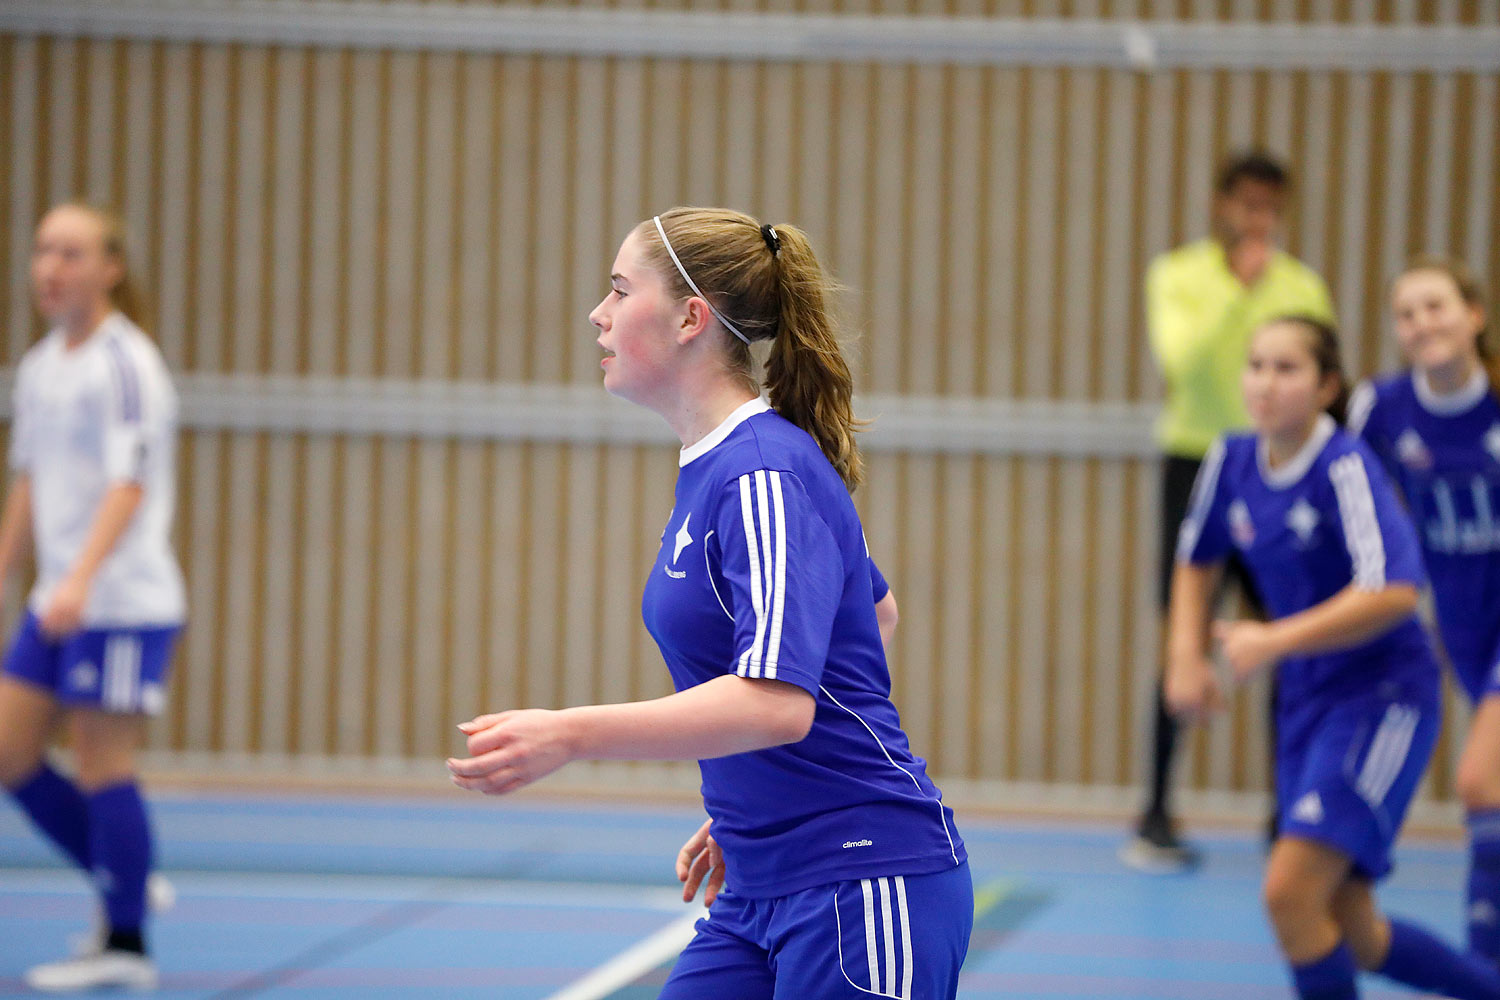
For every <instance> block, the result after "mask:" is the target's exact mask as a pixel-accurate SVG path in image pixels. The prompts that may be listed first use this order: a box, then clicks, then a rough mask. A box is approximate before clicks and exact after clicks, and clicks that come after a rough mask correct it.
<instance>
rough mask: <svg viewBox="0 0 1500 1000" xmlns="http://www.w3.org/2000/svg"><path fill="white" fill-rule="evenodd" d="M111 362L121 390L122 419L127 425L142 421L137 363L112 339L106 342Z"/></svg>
mask: <svg viewBox="0 0 1500 1000" xmlns="http://www.w3.org/2000/svg"><path fill="white" fill-rule="evenodd" d="M105 345H106V346H107V348H108V351H107V353H108V355H109V359H110V361H111V362H112V363H113V364H112V366H111V367H113V368H114V372H115V382H116V385H117V387H118V388H119V390H120V418H121V419H122V420H124V421H125V423H127V424H136V423H140V420H141V380H140V376H139V374H137V372H136V370H135V363H134V362H133V361H131V359H130V357H129V356H128V355H127V354H126V353H125V347H124V345H123V344H121V343H120V342H119V341H118V340H116V339H115V338H113V337H111V338H109V339H108V340H106V341H105Z"/></svg>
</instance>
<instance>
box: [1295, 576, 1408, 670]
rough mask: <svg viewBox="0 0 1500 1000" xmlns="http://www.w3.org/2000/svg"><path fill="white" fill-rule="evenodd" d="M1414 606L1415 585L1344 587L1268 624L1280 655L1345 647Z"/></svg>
mask: <svg viewBox="0 0 1500 1000" xmlns="http://www.w3.org/2000/svg"><path fill="white" fill-rule="evenodd" d="M1416 607H1417V588H1416V587H1414V586H1412V585H1411V584H1409V583H1393V584H1390V585H1389V586H1387V587H1385V588H1384V589H1383V590H1360V589H1358V588H1356V587H1354V586H1352V585H1351V586H1348V587H1345V588H1344V589H1343V590H1341V591H1339V592H1338V593H1337V594H1334V595H1333V596H1332V597H1330V598H1328V600H1326V601H1322V602H1320V603H1318V604H1315V605H1313V606H1312V607H1310V608H1308V609H1307V610H1306V611H1299V612H1298V613H1297V614H1294V615H1288V616H1287V617H1286V618H1281V619H1278V620H1276V621H1275V622H1272V623H1271V630H1272V631H1271V634H1272V637H1273V641H1274V643H1275V646H1276V649H1277V652H1278V654H1279V655H1280V656H1293V655H1306V654H1309V653H1323V652H1328V651H1329V650H1335V649H1347V648H1349V647H1350V646H1357V645H1359V644H1360V643H1362V642H1365V641H1366V640H1369V639H1373V638H1375V637H1376V636H1379V635H1381V634H1383V633H1385V632H1387V631H1389V630H1390V629H1391V628H1392V627H1393V626H1395V625H1396V624H1397V623H1399V622H1400V621H1401V620H1402V619H1404V618H1406V617H1407V616H1408V615H1410V614H1411V613H1412V612H1413V611H1415V610H1416Z"/></svg>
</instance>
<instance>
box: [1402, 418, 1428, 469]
mask: <svg viewBox="0 0 1500 1000" xmlns="http://www.w3.org/2000/svg"><path fill="white" fill-rule="evenodd" d="M1396 457H1397V458H1399V459H1400V460H1401V464H1402V465H1404V466H1406V467H1407V468H1408V469H1430V468H1432V452H1430V451H1428V450H1427V444H1426V442H1424V441H1423V440H1422V438H1421V436H1420V435H1419V434H1417V432H1416V431H1414V430H1412V429H1411V428H1410V427H1408V428H1407V429H1406V430H1404V431H1402V432H1401V436H1400V437H1398V438H1397V439H1396Z"/></svg>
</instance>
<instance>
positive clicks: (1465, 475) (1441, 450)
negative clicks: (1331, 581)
mask: <svg viewBox="0 0 1500 1000" xmlns="http://www.w3.org/2000/svg"><path fill="white" fill-rule="evenodd" d="M1349 418H1350V420H1349V427H1350V430H1351V431H1353V432H1355V433H1357V434H1359V435H1360V436H1361V437H1362V438H1363V439H1364V440H1365V442H1366V443H1368V444H1369V445H1370V447H1371V448H1372V449H1373V450H1374V452H1375V454H1376V455H1377V456H1379V457H1380V460H1381V461H1382V462H1383V463H1384V465H1385V467H1386V469H1387V470H1388V472H1389V473H1390V475H1391V478H1392V479H1394V480H1395V482H1396V484H1397V485H1398V486H1399V487H1400V488H1401V492H1402V493H1403V494H1405V496H1406V502H1407V504H1408V505H1409V506H1410V508H1411V513H1412V517H1413V519H1414V520H1415V521H1416V523H1417V534H1418V536H1419V538H1420V539H1421V542H1422V550H1423V555H1424V557H1425V559H1426V562H1427V571H1428V573H1429V574H1430V575H1431V577H1432V590H1433V596H1434V598H1435V600H1436V604H1437V614H1438V623H1439V625H1440V627H1441V629H1442V634H1443V643H1444V645H1445V646H1447V648H1448V652H1449V655H1450V656H1451V657H1452V658H1453V661H1454V667H1455V669H1457V670H1458V671H1459V673H1460V676H1462V677H1464V678H1465V682H1466V684H1468V685H1469V686H1470V687H1471V689H1472V687H1473V686H1474V685H1477V684H1480V683H1481V680H1482V677H1483V675H1485V674H1487V673H1488V672H1489V670H1490V669H1491V668H1492V667H1494V666H1495V663H1494V662H1493V657H1494V656H1495V654H1496V652H1497V649H1496V645H1497V629H1500V402H1497V401H1496V400H1495V396H1494V394H1493V393H1492V392H1491V391H1490V383H1489V378H1488V377H1487V376H1486V374H1485V372H1484V371H1483V370H1480V371H1477V372H1475V373H1474V377H1473V378H1472V379H1471V380H1470V381H1469V384H1468V385H1466V386H1465V387H1464V388H1462V389H1460V390H1459V391H1458V392H1456V393H1454V394H1452V395H1447V396H1439V395H1437V394H1436V393H1434V392H1433V391H1432V390H1431V389H1430V388H1429V387H1428V385H1427V383H1426V381H1425V380H1424V379H1423V378H1422V377H1421V376H1420V375H1419V374H1418V373H1416V372H1415V371H1412V372H1402V373H1399V374H1395V375H1391V376H1387V377H1385V378H1381V379H1378V380H1376V381H1374V382H1365V383H1361V384H1360V386H1359V387H1358V388H1356V389H1355V391H1354V394H1353V396H1352V397H1351V399H1350V403H1349Z"/></svg>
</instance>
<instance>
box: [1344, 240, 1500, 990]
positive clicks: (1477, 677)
mask: <svg viewBox="0 0 1500 1000" xmlns="http://www.w3.org/2000/svg"><path fill="white" fill-rule="evenodd" d="M1391 308H1392V313H1393V316H1394V320H1395V330H1396V337H1397V340H1398V341H1399V342H1400V344H1401V350H1402V353H1403V354H1404V355H1405V356H1406V359H1407V361H1408V362H1409V364H1410V368H1409V369H1407V370H1405V371H1401V372H1397V373H1395V374H1392V375H1389V376H1386V377H1384V378H1379V379H1376V380H1374V381H1373V382H1369V383H1365V384H1363V385H1361V386H1360V387H1359V388H1358V389H1356V390H1355V392H1354V396H1353V398H1352V399H1351V402H1350V413H1349V426H1350V429H1351V430H1353V431H1354V432H1356V433H1358V434H1360V435H1361V437H1363V438H1364V440H1365V441H1366V442H1367V443H1369V445H1370V447H1371V448H1373V449H1374V450H1375V453H1376V454H1377V455H1379V456H1380V458H1381V460H1382V461H1383V462H1384V463H1385V465H1386V468H1387V469H1388V470H1389V472H1390V474H1391V477H1392V478H1393V479H1394V480H1395V481H1396V484H1397V485H1398V486H1399V487H1400V488H1401V491H1402V493H1403V494H1404V495H1405V498H1406V502H1407V504H1408V506H1409V508H1410V510H1411V513H1412V516H1413V518H1414V519H1415V520H1416V522H1417V534H1418V537H1419V538H1420V539H1421V542H1422V550H1423V556H1424V557H1425V559H1426V561H1427V571H1428V574H1429V575H1430V576H1431V578H1432V592H1433V597H1434V603H1435V605H1436V611H1437V624H1438V629H1439V634H1440V635H1441V637H1442V640H1443V645H1444V647H1445V650H1446V652H1447V656H1448V661H1449V663H1450V665H1451V666H1452V668H1453V674H1454V677H1455V678H1456V679H1457V680H1458V682H1459V684H1460V686H1461V687H1462V688H1463V690H1464V692H1465V693H1466V694H1467V695H1468V696H1469V698H1470V699H1471V701H1472V702H1473V704H1474V716H1473V719H1472V721H1471V722H1470V724H1469V734H1468V738H1467V740H1466V742H1465V743H1464V749H1463V755H1462V757H1461V758H1460V760H1459V765H1458V775H1457V786H1458V793H1459V796H1460V797H1461V798H1462V799H1463V803H1464V808H1465V811H1466V814H1467V823H1468V828H1469V849H1470V866H1469V886H1468V906H1467V914H1468V928H1469V946H1470V948H1472V949H1473V950H1475V951H1477V952H1479V953H1480V954H1482V955H1484V956H1485V957H1486V958H1488V959H1489V960H1490V961H1491V962H1495V963H1500V370H1497V367H1500V366H1497V365H1496V363H1495V360H1494V357H1493V355H1492V354H1491V352H1490V350H1489V349H1488V346H1487V344H1486V342H1485V339H1486V326H1487V324H1488V317H1487V315H1486V313H1485V301H1484V292H1483V289H1482V288H1481V287H1480V285H1479V282H1478V280H1477V279H1476V278H1475V276H1474V274H1473V273H1472V272H1471V271H1470V270H1469V269H1468V268H1467V267H1466V266H1464V265H1463V264H1462V263H1461V262H1459V261H1455V260H1449V259H1445V258H1438V257H1426V258H1419V259H1417V260H1414V261H1412V262H1411V263H1410V264H1408V265H1407V267H1406V268H1405V269H1404V270H1403V271H1402V272H1401V273H1400V274H1399V275H1397V277H1396V279H1395V280H1394V281H1393V282H1392V283H1391Z"/></svg>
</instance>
